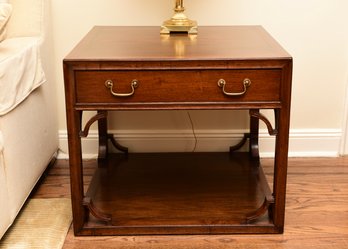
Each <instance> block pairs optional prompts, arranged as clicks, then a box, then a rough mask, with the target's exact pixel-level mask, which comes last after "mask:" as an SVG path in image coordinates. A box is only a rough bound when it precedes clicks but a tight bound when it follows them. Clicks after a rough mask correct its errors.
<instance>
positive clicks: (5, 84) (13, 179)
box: [0, 0, 58, 238]
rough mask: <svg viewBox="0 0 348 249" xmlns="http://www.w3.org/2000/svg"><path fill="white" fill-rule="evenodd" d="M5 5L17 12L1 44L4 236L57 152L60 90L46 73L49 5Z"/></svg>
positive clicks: (0, 214)
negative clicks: (57, 108)
mask: <svg viewBox="0 0 348 249" xmlns="http://www.w3.org/2000/svg"><path fill="white" fill-rule="evenodd" d="M5 1H7V2H8V4H10V5H11V6H12V12H11V16H10V18H9V19H8V22H7V23H6V26H5V27H6V29H7V30H6V34H3V35H4V40H2V41H0V238H1V237H2V236H3V235H4V233H5V232H6V230H7V229H8V228H9V227H10V226H11V224H12V223H13V221H14V219H15V217H16V216H17V214H18V212H19V211H20V209H21V207H22V206H23V204H24V203H25V201H26V199H27V197H28V196H29V194H30V192H31V190H32V189H33V187H34V186H35V184H36V183H37V181H38V180H39V178H40V176H41V175H42V173H43V172H44V170H45V169H46V167H47V165H48V164H49V162H50V160H51V159H52V157H53V156H54V154H55V152H56V151H57V148H58V138H57V121H56V110H55V102H56V101H55V91H54V87H53V84H52V82H50V80H47V78H48V77H47V74H46V75H45V73H44V72H45V70H49V69H50V67H49V65H52V62H50V61H49V59H50V58H49V57H50V56H49V52H48V51H49V49H50V48H49V46H50V43H47V41H46V39H45V38H46V37H45V36H44V34H45V32H44V30H46V28H45V27H46V26H47V25H46V24H47V22H46V20H45V18H46V17H48V14H47V11H46V10H48V6H47V3H48V1H46V0H0V5H1V4H2V5H4V2H5ZM0 14H1V13H0ZM2 14H4V13H2ZM0 22H1V20H0ZM0 30H1V29H0Z"/></svg>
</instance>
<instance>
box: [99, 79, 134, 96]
mask: <svg viewBox="0 0 348 249" xmlns="http://www.w3.org/2000/svg"><path fill="white" fill-rule="evenodd" d="M138 85H139V81H138V80H132V82H131V87H132V91H131V92H130V93H116V92H114V91H113V90H112V88H113V86H114V82H113V81H112V80H107V81H105V86H106V88H109V89H110V93H111V94H112V95H113V96H116V97H129V96H132V95H133V94H134V93H135V88H137V87H138Z"/></svg>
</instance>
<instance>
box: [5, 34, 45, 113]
mask: <svg viewBox="0 0 348 249" xmlns="http://www.w3.org/2000/svg"><path fill="white" fill-rule="evenodd" d="M45 81H46V78H45V74H44V71H43V68H42V65H41V59H40V38H36V37H20V38H11V39H6V40H4V41H3V42H1V43H0V116H1V115H4V114H6V113H8V112H10V111H11V110H12V109H13V108H15V107H16V106H17V105H18V104H19V103H21V102H22V101H23V100H24V99H25V98H26V97H27V96H28V95H29V94H30V93H31V92H32V91H33V90H35V89H36V88H37V87H38V86H40V85H41V84H42V83H44V82H45Z"/></svg>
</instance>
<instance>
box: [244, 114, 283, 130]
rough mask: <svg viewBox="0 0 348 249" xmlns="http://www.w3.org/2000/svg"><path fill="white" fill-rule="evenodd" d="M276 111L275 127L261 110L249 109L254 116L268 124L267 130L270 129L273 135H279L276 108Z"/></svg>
mask: <svg viewBox="0 0 348 249" xmlns="http://www.w3.org/2000/svg"><path fill="white" fill-rule="evenodd" d="M274 112H275V117H276V118H275V120H276V128H275V129H274V128H273V127H272V124H271V122H270V121H269V120H268V119H267V118H266V117H265V116H264V115H263V114H261V113H260V112H259V111H256V110H250V111H249V114H250V116H251V117H254V118H258V119H260V120H262V121H263V122H264V123H265V124H266V126H267V130H268V134H269V135H271V136H274V135H277V134H278V129H277V126H278V125H277V124H278V111H276V110H274Z"/></svg>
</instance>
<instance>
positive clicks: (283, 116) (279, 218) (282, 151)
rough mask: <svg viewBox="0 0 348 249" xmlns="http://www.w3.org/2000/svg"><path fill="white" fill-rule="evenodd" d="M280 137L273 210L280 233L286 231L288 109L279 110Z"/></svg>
mask: <svg viewBox="0 0 348 249" xmlns="http://www.w3.org/2000/svg"><path fill="white" fill-rule="evenodd" d="M276 118H277V119H278V124H279V125H278V129H279V130H278V135H277V137H276V146H275V147H276V148H275V159H274V183H273V195H274V199H275V203H274V206H273V208H272V214H273V221H274V224H275V226H276V227H277V228H278V229H279V231H280V232H283V229H284V215H285V196H286V180H287V167H288V146H289V113H288V111H287V110H286V109H280V110H278V113H277V115H276Z"/></svg>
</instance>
